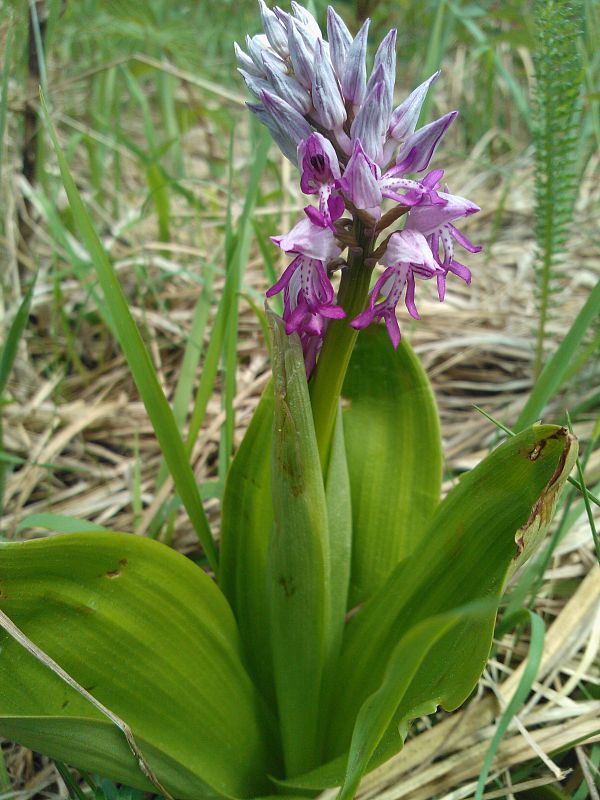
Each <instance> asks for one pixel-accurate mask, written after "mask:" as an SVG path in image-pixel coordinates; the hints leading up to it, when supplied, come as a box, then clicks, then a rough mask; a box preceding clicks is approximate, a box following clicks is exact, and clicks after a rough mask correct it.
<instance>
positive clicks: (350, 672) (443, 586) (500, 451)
mask: <svg viewBox="0 0 600 800" xmlns="http://www.w3.org/2000/svg"><path fill="white" fill-rule="evenodd" d="M576 452H577V446H576V442H575V440H574V439H573V437H571V436H570V434H569V433H568V431H567V430H566V429H565V428H559V427H557V426H554V425H537V426H533V427H532V428H529V429H527V430H526V431H524V432H523V433H522V434H520V435H518V436H516V437H514V438H512V439H510V440H509V441H507V442H505V443H504V444H502V445H501V446H500V447H498V448H497V449H496V450H495V451H494V452H493V453H491V454H490V455H489V456H488V457H487V458H486V459H485V460H484V461H483V462H482V463H481V464H479V465H478V466H477V467H476V468H475V469H473V470H472V471H471V472H469V473H467V474H466V475H465V476H464V477H463V478H462V479H461V480H460V481H459V483H458V485H457V486H456V487H455V488H454V489H453V490H452V491H451V492H450V493H449V495H448V496H447V497H446V499H445V500H444V502H443V503H442V504H441V505H440V506H439V508H438V510H437V512H436V513H435V516H434V518H433V519H432V521H431V523H430V525H429V527H428V529H427V531H426V533H425V535H424V537H423V538H422V540H421V542H420V544H419V547H418V549H417V550H416V551H415V553H414V554H413V555H412V556H411V557H410V558H408V559H407V560H406V561H405V562H403V563H401V564H400V565H399V566H398V567H397V568H396V570H395V571H394V572H393V573H392V575H391V576H390V578H389V579H388V581H387V582H386V584H385V586H384V587H383V588H382V589H381V590H380V591H379V592H377V594H376V595H374V596H373V598H372V600H371V601H370V602H369V603H368V604H367V605H366V606H365V608H364V609H363V610H362V611H360V612H359V613H358V614H356V616H355V617H354V618H353V619H352V620H351V621H350V623H349V626H348V631H347V633H346V637H345V642H344V649H343V653H342V657H341V663H340V668H339V672H338V675H339V681H338V683H337V684H336V690H337V691H336V700H335V701H334V706H333V711H332V717H331V725H330V729H329V734H328V740H329V744H330V747H331V751H330V754H331V756H335V755H337V754H339V753H341V752H342V751H343V748H345V747H347V743H348V742H349V738H350V735H351V732H352V729H353V727H354V720H355V718H356V715H357V713H358V711H359V709H360V707H361V706H362V704H363V702H364V700H365V698H366V697H368V696H369V695H371V694H372V693H373V692H374V691H376V690H377V688H378V687H379V686H380V684H381V681H382V678H383V675H384V673H385V670H386V669H387V665H388V658H389V654H390V653H391V652H392V651H393V648H394V647H395V644H396V643H397V642H398V640H399V639H400V638H401V637H402V636H403V635H404V634H405V633H406V632H407V631H408V630H409V629H410V628H411V627H412V626H414V625H415V624H417V623H419V622H420V621H421V620H425V619H427V618H428V617H432V616H435V615H438V614H442V613H445V612H447V611H450V610H451V609H453V608H456V607H459V606H463V605H465V604H468V603H471V602H474V601H480V600H488V599H490V598H496V601H498V599H499V597H500V594H501V591H502V588H503V586H504V583H505V580H506V576H507V573H508V571H509V569H510V567H511V564H512V562H513V560H515V559H518V558H519V555H520V554H521V552H522V551H523V547H524V540H525V541H528V540H529V532H530V531H534V530H535V532H536V538H537V537H539V535H540V531H543V530H545V529H546V528H547V526H548V524H549V522H550V519H551V516H552V512H553V510H554V506H555V504H556V499H557V496H558V492H559V491H560V488H561V487H562V485H563V484H564V482H565V481H566V478H567V476H568V473H569V471H570V469H571V467H572V465H573V462H574V459H575V456H576ZM494 616H495V613H494V607H493V604H492V606H491V610H490V611H489V612H488V613H487V614H485V615H482V616H480V617H476V618H475V619H467V620H466V621H463V622H461V623H459V624H458V625H457V626H456V627H455V628H454V629H453V630H452V631H451V633H450V634H448V635H445V636H444V637H442V639H440V640H439V641H438V642H437V643H436V644H435V645H434V646H433V647H432V649H431V651H430V652H429V654H428V656H427V657H426V659H425V660H424V662H423V663H422V665H421V666H420V668H419V672H418V676H417V678H416V679H415V680H414V681H413V682H412V683H411V685H410V687H409V688H408V690H407V692H406V694H405V696H404V698H403V701H402V704H401V707H400V708H399V709H398V712H397V718H396V724H398V723H399V722H400V721H401V720H402V719H405V718H407V717H409V716H410V715H411V711H412V710H413V709H416V708H419V709H422V708H423V707H424V706H427V705H429V706H430V707H431V710H433V709H434V708H435V706H436V705H439V704H441V705H443V707H444V708H446V709H453V708H456V707H457V706H458V705H460V703H462V702H463V701H464V699H465V698H466V697H467V696H468V694H469V693H470V691H471V690H472V688H473V686H474V685H475V683H476V681H477V679H478V677H479V675H480V674H481V671H482V670H483V667H484V665H485V661H486V658H487V655H488V652H489V648H490V644H491V637H492V632H493V624H494ZM397 745H398V747H399V746H400V745H401V740H400V739H399V737H398V743H397ZM398 747H397V748H396V749H398Z"/></svg>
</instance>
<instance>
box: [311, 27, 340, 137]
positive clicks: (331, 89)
mask: <svg viewBox="0 0 600 800" xmlns="http://www.w3.org/2000/svg"><path fill="white" fill-rule="evenodd" d="M312 100H313V105H314V107H315V110H316V112H317V117H318V120H319V122H320V123H321V125H322V126H323V127H324V128H325V129H326V130H328V131H338V130H341V127H342V125H343V124H344V122H345V121H346V109H345V108H344V101H343V100H342V96H341V94H340V89H339V86H338V82H337V78H336V76H335V72H334V71H333V66H332V64H331V61H330V60H329V55H328V53H327V51H326V48H325V44H324V43H323V40H322V39H319V40H318V41H317V46H316V48H315V72H314V76H313V83H312Z"/></svg>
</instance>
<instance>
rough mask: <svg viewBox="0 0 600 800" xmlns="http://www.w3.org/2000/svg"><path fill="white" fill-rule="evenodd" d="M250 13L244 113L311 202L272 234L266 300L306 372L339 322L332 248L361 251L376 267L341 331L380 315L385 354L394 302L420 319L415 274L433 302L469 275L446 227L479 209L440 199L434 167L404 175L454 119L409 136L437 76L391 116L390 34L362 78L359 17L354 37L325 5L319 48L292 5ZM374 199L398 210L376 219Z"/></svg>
mask: <svg viewBox="0 0 600 800" xmlns="http://www.w3.org/2000/svg"><path fill="white" fill-rule="evenodd" d="M259 5H260V15H261V19H262V23H263V28H264V34H259V35H256V36H253V37H249V36H248V37H246V46H247V48H246V49H247V52H244V51H243V50H242V49H241V48H240V47H239V46H238V45H237V44H236V45H235V51H236V56H237V60H238V64H239V72H240V73H241V75H242V77H243V78H244V80H245V82H246V85H247V86H248V89H249V90H250V91H251V92H252V93H253V94H254V95H255V97H256V100H257V102H255V103H249V104H248V106H249V108H250V109H251V111H253V112H254V114H256V116H257V117H258V118H259V119H260V121H261V122H262V123H264V124H265V125H266V127H267V128H268V129H269V131H270V133H271V135H272V137H273V139H274V140H275V142H276V143H277V145H278V146H279V148H280V149H281V151H282V152H283V154H284V155H285V156H286V157H287V158H289V159H290V160H291V161H292V162H293V163H295V164H296V165H297V166H298V168H299V170H300V173H301V184H300V185H301V189H302V191H303V192H304V194H307V195H314V196H315V200H316V201H318V205H308V206H307V207H306V208H305V209H304V211H305V214H306V217H305V218H304V219H303V220H302V221H301V222H299V223H298V224H297V225H296V226H295V227H294V228H293V229H292V230H291V231H290V232H289V233H287V234H285V235H282V236H275V237H273V242H274V243H275V244H276V245H278V246H279V247H280V248H281V249H282V250H283V251H285V252H286V253H289V254H290V255H292V256H293V260H292V262H291V263H290V265H289V266H288V267H287V269H286V270H285V272H284V273H283V275H282V277H281V279H280V280H279V281H278V282H277V283H276V284H275V285H274V286H273V287H272V288H271V289H269V291H268V292H267V296H269V297H271V296H272V295H274V294H276V293H278V292H281V291H283V293H284V294H283V296H284V309H285V310H284V319H285V322H286V330H287V332H288V333H292V332H294V331H295V332H297V333H298V334H299V336H300V339H301V341H302V345H303V348H304V354H305V361H306V367H307V372H308V374H310V372H311V371H312V369H313V367H314V365H315V363H316V358H317V355H318V352H319V349H320V347H321V344H322V341H323V336H324V334H325V330H326V327H327V324H328V320H330V319H340V318H342V317H344V316H345V311H344V309H343V308H342V307H341V306H340V305H337V304H336V302H335V300H336V297H335V291H334V288H333V286H332V284H331V280H330V276H331V275H332V274H333V272H334V271H335V270H336V269H339V268H342V269H344V268H345V267H346V264H347V262H346V261H345V260H344V258H343V257H342V252H343V250H345V249H346V248H347V247H348V248H351V249H353V250H354V252H356V250H357V248H361V249H362V253H363V262H364V265H365V266H364V268H365V269H367V268H368V269H372V268H373V267H374V265H375V264H376V263H380V264H381V265H382V266H383V267H384V268H385V270H384V271H383V273H382V274H381V276H380V277H379V278H378V280H377V281H376V283H375V285H374V286H373V289H372V291H371V293H370V296H369V298H368V302H367V307H366V309H365V310H364V311H362V313H360V314H358V316H356V317H355V318H354V319H352V320H351V325H352V326H353V327H354V328H358V329H360V328H364V327H366V326H367V325H369V324H370V323H371V322H372V321H374V320H376V319H383V320H384V321H385V324H386V325H387V328H388V331H389V334H390V338H391V340H392V342H393V344H394V346H395V347H396V346H397V345H398V342H399V341H400V329H399V326H398V322H397V319H396V305H397V303H398V301H399V300H400V298H401V296H402V294H403V293H404V302H405V305H406V308H407V310H408V313H409V314H410V315H411V316H412V317H414V318H415V319H419V315H418V312H417V309H416V306H415V279H416V278H420V279H425V280H427V279H431V278H434V277H435V279H436V282H437V290H438V295H439V299H440V300H443V299H444V294H445V286H446V277H447V275H448V273H453V274H455V275H457V276H458V277H459V278H461V279H462V280H464V281H466V282H467V283H469V282H470V280H471V275H470V272H469V270H468V269H467V267H465V266H464V265H463V264H460V263H459V262H458V261H456V260H455V258H454V242H457V243H458V244H459V245H460V246H461V247H463V248H464V249H466V250H468V251H469V252H470V253H476V252H478V251H479V250H480V249H481V248H479V247H476V246H475V245H473V244H472V243H471V242H470V241H469V240H468V239H467V238H466V237H465V236H464V235H463V234H461V233H460V232H459V231H458V230H457V229H456V227H455V226H454V224H453V221H454V220H456V219H458V218H460V217H465V216H468V215H469V214H473V213H475V212H476V211H478V210H479V208H478V207H477V206H476V205H475V204H474V203H472V202H470V201H469V200H467V199H465V198H464V197H459V196H458V195H452V194H449V192H448V187H447V186H446V187H444V190H441V189H440V182H441V180H442V177H443V174H444V173H443V171H442V170H433V171H431V172H429V173H427V174H423V175H422V176H421V177H414V176H415V175H419V174H420V173H425V172H426V170H427V168H428V166H429V163H430V161H431V158H432V156H433V154H434V152H435V149H436V147H437V145H438V144H439V142H440V140H441V138H442V137H443V135H444V133H445V132H446V131H447V129H448V127H449V126H450V125H451V124H452V122H453V121H454V119H455V117H456V115H457V112H456V111H451V112H450V113H448V114H445V115H444V116H443V117H440V118H439V119H436V120H434V121H433V122H431V123H429V124H428V125H425V126H423V127H421V128H418V129H417V122H418V119H419V115H420V112H421V107H422V105H423V102H424V100H425V96H426V94H427V91H428V89H429V87H430V86H431V84H432V83H433V82H434V81H435V80H436V78H437V76H438V73H436V74H434V75H432V76H431V78H429V79H428V80H426V81H425V82H424V83H423V84H421V85H420V86H418V87H417V88H416V89H415V90H414V91H413V92H412V94H411V95H409V97H407V98H406V99H405V100H404V102H402V103H401V104H400V105H399V106H397V107H396V108H394V104H393V98H394V84H395V78H396V52H395V44H396V31H395V30H391V31H390V32H389V33H388V34H387V36H385V38H384V39H383V41H382V42H381V44H380V45H379V48H378V49H377V52H376V54H375V59H374V63H373V67H372V70H371V73H370V75H369V76H368V77H367V64H366V56H367V34H368V29H369V20H367V21H366V22H365V23H364V25H363V26H362V28H361V29H360V30H359V32H358V34H357V35H356V37H354V38H353V37H352V35H351V34H350V32H349V30H348V28H347V27H346V25H345V23H344V22H343V20H342V19H341V17H339V16H338V14H336V12H335V11H334V10H333V8H331V7H329V8H328V10H327V37H328V40H325V39H324V38H323V35H322V32H321V30H320V28H319V25H318V24H317V22H316V20H315V19H314V17H313V16H312V15H311V14H310V13H309V12H308V11H306V9H304V8H303V7H302V6H300V5H298V3H296V2H295V0H292V3H291V8H292V10H291V13H287V12H285V11H282V10H281V9H280V8H278V7H275V8H274V9H273V10H271V9H269V8H268V7H267V6H266V4H265V3H264V0H259ZM410 176H413V177H410ZM385 199H387V200H391V201H392V202H393V203H395V204H397V205H396V206H395V207H394V208H391V209H389V210H387V211H384V209H383V203H384V200H385ZM346 212H348V214H349V216H348V217H345V216H344V214H345V213H346ZM401 217H404V226H403V228H402V229H401V230H394V231H393V232H392V233H389V231H388V232H387V233H386V235H385V237H382V241H381V243H380V244H378V243H377V239H378V237H379V236H380V235H381V233H382V232H383V231H384V230H385V229H386V228H388V227H389V226H390V225H392V224H394V223H396V222H397V221H398V220H399V219H400V218H401ZM357 223H358V227H357ZM357 230H359V231H360V232H361V233H362V237H361V236H358V235H357V234H356V231H357ZM353 236H354V238H353Z"/></svg>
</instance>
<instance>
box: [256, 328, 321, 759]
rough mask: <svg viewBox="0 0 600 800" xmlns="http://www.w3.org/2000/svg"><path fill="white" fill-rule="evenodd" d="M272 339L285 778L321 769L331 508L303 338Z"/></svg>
mask: <svg viewBox="0 0 600 800" xmlns="http://www.w3.org/2000/svg"><path fill="white" fill-rule="evenodd" d="M269 320H270V324H271V330H272V335H273V388H274V392H273V394H274V418H273V446H272V456H271V458H272V472H271V486H272V495H273V532H272V535H271V540H270V542H269V556H268V561H267V595H268V601H269V625H270V632H271V652H272V654H273V671H274V678H275V690H276V695H277V707H278V712H279V723H280V729H281V738H282V745H283V753H284V761H285V768H286V773H287V774H288V775H294V774H298V773H300V772H304V771H306V770H308V769H311V768H312V767H314V766H316V765H317V764H318V763H319V759H320V747H319V741H320V736H321V735H322V732H321V731H320V729H319V700H320V694H321V682H322V671H323V667H324V665H325V663H326V660H327V657H328V654H329V652H330V650H329V648H330V621H329V617H330V609H331V606H330V602H331V601H330V587H329V574H330V573H329V570H330V566H329V541H328V530H327V506H326V501H325V489H324V486H323V477H322V473H321V464H320V459H319V451H318V448H317V440H316V436H315V430H314V423H313V416H312V408H311V404H310V397H309V394H308V385H307V382H306V372H305V367H304V357H303V354H302V347H301V344H300V339H299V337H298V335H297V334H293V335H292V336H288V335H287V334H286V332H285V327H284V323H283V321H282V320H281V318H279V317H275V315H273V314H271V315H270V316H269Z"/></svg>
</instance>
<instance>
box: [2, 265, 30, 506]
mask: <svg viewBox="0 0 600 800" xmlns="http://www.w3.org/2000/svg"><path fill="white" fill-rule="evenodd" d="M36 278H37V275H36V276H35V277H34V278H33V281H32V282H31V286H30V287H29V289H28V290H27V292H26V294H25V297H24V298H23V299H22V300H21V304H20V305H19V308H18V309H17V313H16V314H15V318H14V319H13V321H12V324H11V326H10V328H9V329H8V335H7V337H6V341H5V343H4V347H3V348H2V352H1V353H0V453H1V452H2V451H3V447H2V439H3V431H2V402H3V395H4V390H5V389H6V384H7V383H8V376H9V375H10V372H11V370H12V368H13V364H14V363H15V358H16V356H17V348H18V347H19V342H20V341H21V337H22V336H23V332H24V331H25V327H26V326H27V320H28V319H29V309H30V307H31V299H32V297H33V287H34V286H35V281H36ZM6 467H7V464H6V462H4V461H0V514H1V513H2V508H3V504H4V503H3V501H4V482H5V479H6Z"/></svg>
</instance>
